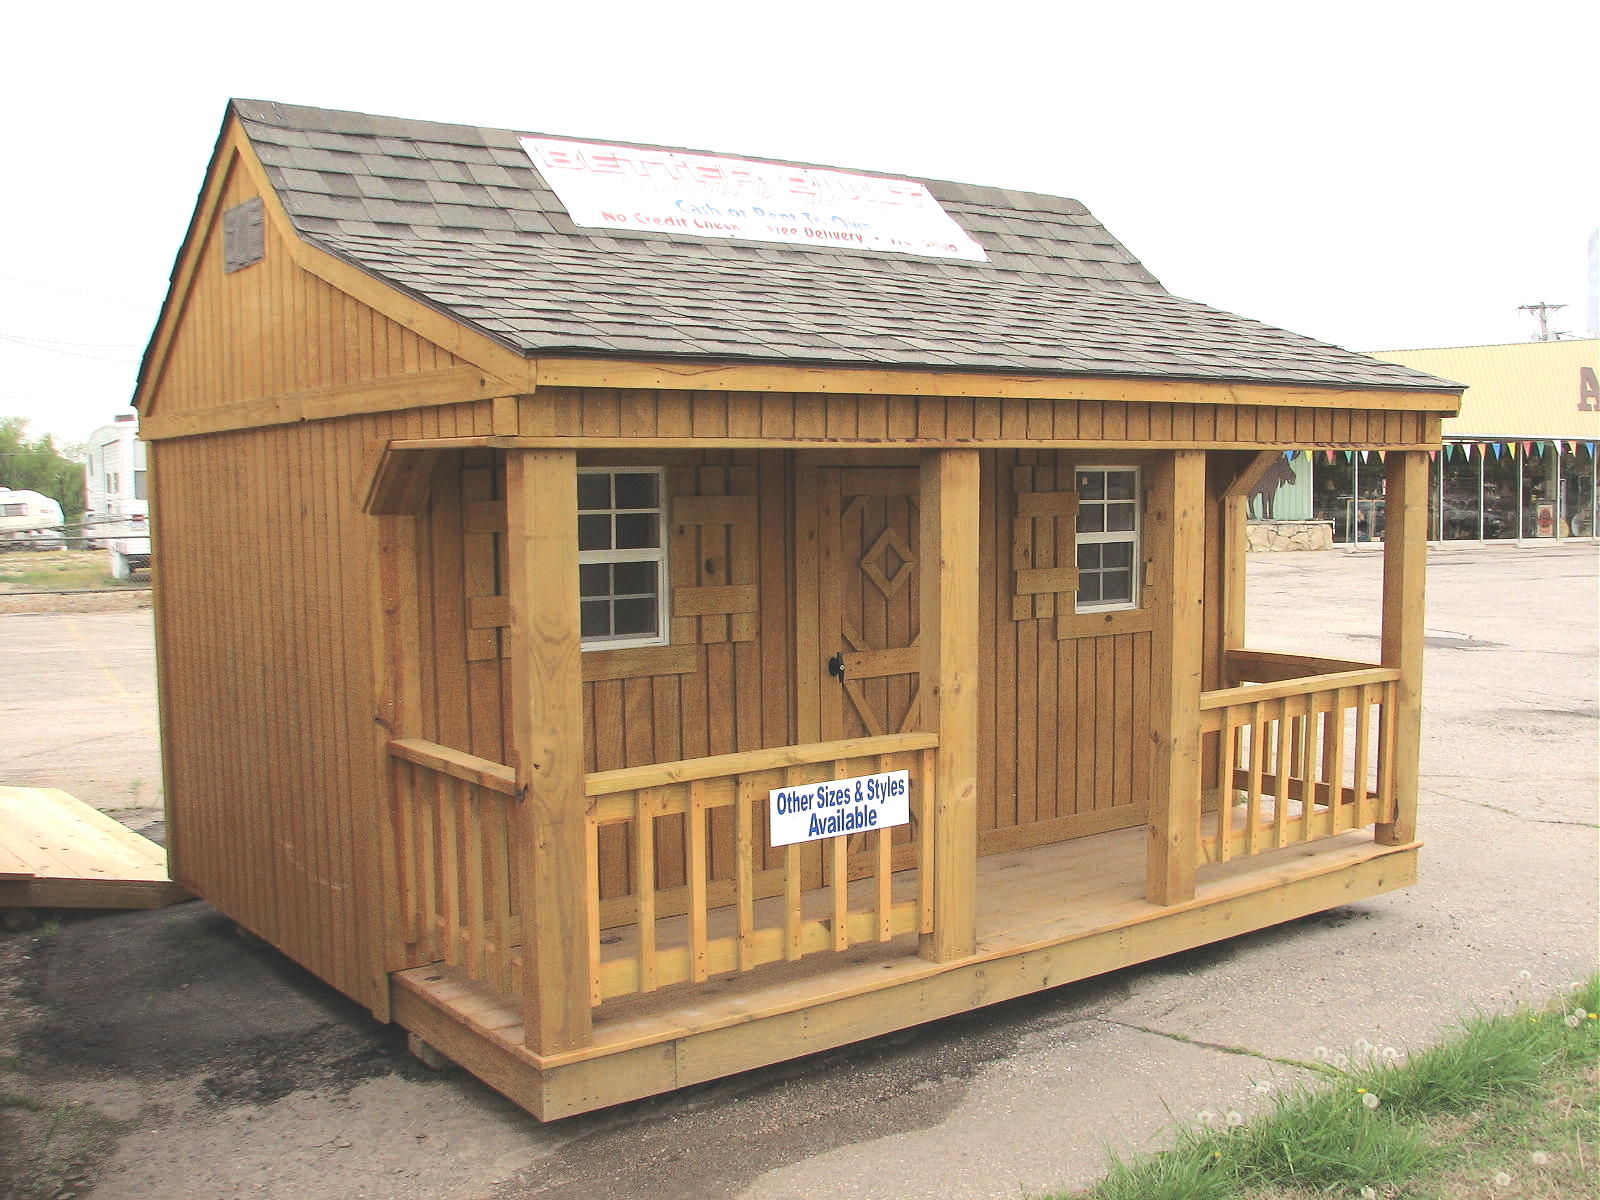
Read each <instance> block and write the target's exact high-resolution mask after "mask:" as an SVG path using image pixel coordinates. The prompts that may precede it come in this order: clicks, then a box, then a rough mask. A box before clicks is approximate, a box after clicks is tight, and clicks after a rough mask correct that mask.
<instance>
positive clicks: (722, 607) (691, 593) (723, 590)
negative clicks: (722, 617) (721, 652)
mask: <svg viewBox="0 0 1600 1200" xmlns="http://www.w3.org/2000/svg"><path fill="white" fill-rule="evenodd" d="M755 611H756V585H755V584H753V583H743V584H723V585H720V586H713V587H675V588H673V589H672V615H673V617H674V619H676V618H678V617H704V616H712V615H718V614H723V613H747V612H755ZM718 640H726V639H718Z"/></svg>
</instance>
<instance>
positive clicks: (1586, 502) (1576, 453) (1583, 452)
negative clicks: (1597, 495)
mask: <svg viewBox="0 0 1600 1200" xmlns="http://www.w3.org/2000/svg"><path fill="white" fill-rule="evenodd" d="M1561 534H1562V536H1563V537H1593V536H1594V455H1593V454H1591V453H1589V451H1588V450H1587V449H1582V448H1579V447H1577V446H1568V447H1567V448H1566V449H1564V450H1563V451H1562V452H1561Z"/></svg>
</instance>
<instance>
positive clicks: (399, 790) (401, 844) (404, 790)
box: [389, 758, 422, 945]
mask: <svg viewBox="0 0 1600 1200" xmlns="http://www.w3.org/2000/svg"><path fill="white" fill-rule="evenodd" d="M389 767H390V770H391V771H392V776H391V778H393V780H394V789H395V804H396V806H397V807H396V810H395V813H394V820H395V834H394V836H395V839H396V841H395V845H396V848H397V850H398V853H396V854H395V856H394V862H395V870H396V874H397V878H396V880H395V886H396V887H398V888H399V889H400V904H401V908H400V920H401V937H403V938H404V939H405V941H406V944H407V945H416V944H417V942H419V941H420V940H421V936H420V934H419V932H418V928H417V927H418V925H419V924H420V923H421V921H420V918H421V915H422V888H421V885H420V883H419V876H420V875H421V871H420V870H418V866H417V857H418V853H419V851H418V845H417V835H416V828H417V780H416V772H417V768H415V767H413V766H412V765H411V764H410V763H408V762H406V761H405V760H404V759H398V758H392V759H390V760H389Z"/></svg>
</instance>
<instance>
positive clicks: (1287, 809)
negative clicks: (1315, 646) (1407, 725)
mask: <svg viewBox="0 0 1600 1200" xmlns="http://www.w3.org/2000/svg"><path fill="white" fill-rule="evenodd" d="M1225 673H1226V676H1227V679H1228V681H1229V683H1231V684H1233V685H1234V686H1231V687H1228V688H1225V689H1222V690H1219V691H1212V692H1203V693H1201V697H1200V708H1201V733H1202V737H1203V739H1204V751H1205V752H1204V756H1203V767H1202V782H1201V788H1202V797H1201V802H1202V804H1203V806H1204V807H1205V808H1206V809H1207V810H1209V811H1208V812H1207V813H1206V814H1205V819H1204V820H1203V821H1202V824H1201V836H1200V838H1199V843H1198V856H1199V861H1200V862H1201V863H1213V862H1226V861H1227V860H1229V859H1231V858H1238V857H1243V856H1246V855H1252V854H1261V853H1264V852H1265V851H1268V850H1274V849H1278V848H1280V847H1283V846H1287V845H1291V844H1294V843H1298V842H1309V841H1312V840H1314V839H1316V838H1322V837H1329V836H1332V835H1333V834H1337V833H1343V832H1345V831H1346V830H1350V829H1360V828H1363V827H1365V826H1367V825H1370V824H1373V823H1374V822H1381V821H1387V820H1392V819H1393V816H1394V811H1395V795H1394V766H1393V763H1394V719H1395V689H1396V681H1397V680H1398V679H1399V678H1400V672H1399V671H1398V670H1394V669H1390V668H1386V667H1377V666H1373V665H1371V664H1366V663H1358V662H1346V661H1343V660H1340V659H1327V658H1311V657H1307V656H1302V655H1291V654H1277V653H1268V652H1260V651H1246V650H1235V651H1232V652H1230V654H1229V656H1228V660H1227V664H1226V668H1225Z"/></svg>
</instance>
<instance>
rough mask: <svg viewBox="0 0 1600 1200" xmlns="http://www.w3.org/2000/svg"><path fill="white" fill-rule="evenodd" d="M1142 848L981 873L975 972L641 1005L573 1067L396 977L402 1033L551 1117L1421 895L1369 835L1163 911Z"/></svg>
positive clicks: (782, 981)
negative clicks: (1150, 894)
mask: <svg viewBox="0 0 1600 1200" xmlns="http://www.w3.org/2000/svg"><path fill="white" fill-rule="evenodd" d="M1145 843H1146V832H1145V830H1144V828H1142V827H1139V828H1134V829H1125V830H1117V831H1115V832H1111V833H1105V834H1099V835H1095V836H1091V837H1084V838H1078V839H1074V840H1072V841H1068V842H1058V843H1053V844H1049V845H1044V846H1036V847H1032V848H1029V849H1025V850H1019V851H1014V852H1009V853H1005V854H996V855H991V856H987V857H984V858H980V859H979V861H978V886H977V895H978V947H977V952H976V953H975V954H974V955H972V956H971V957H968V958H963V959H959V960H956V961H954V962H948V963H934V962H929V961H927V960H926V959H923V958H920V957H918V956H917V955H916V938H915V937H914V936H911V935H906V936H902V937H899V938H896V939H894V940H893V941H891V942H886V943H873V944H870V945H864V946H860V947H853V948H851V949H850V950H846V951H841V952H830V953H822V954H815V955H810V956H808V957H806V958H804V959H801V960H800V961H798V962H793V963H783V964H776V965H773V966H770V967H763V968H761V969H759V970H756V971H753V972H750V973H747V974H744V975H736V976H727V977H721V978H717V979H713V980H710V981H708V982H705V983H700V984H692V985H677V986H674V987H671V988H665V989H662V990H660V991H657V992H653V993H650V994H648V995H642V996H629V997H625V998H621V999H618V1000H613V1001H610V1002H608V1003H606V1004H604V1005H602V1006H600V1007H598V1008H596V1009H595V1012H594V1038H593V1042H592V1044H590V1045H587V1046H584V1047H582V1048H580V1049H577V1050H573V1051H568V1052H565V1053H561V1054H553V1055H539V1054H536V1053H533V1052H532V1051H530V1050H529V1049H528V1048H527V1047H526V1046H524V1045H523V1044H522V1041H523V1026H522V1011H521V1007H520V1005H519V1003H518V1002H517V1001H516V1000H515V999H512V998H508V997H505V996H503V995H501V994H499V993H498V992H495V991H494V990H492V989H490V988H488V987H485V986H483V985H481V984H477V983H473V982H472V981H470V980H467V979H466V978H464V977H463V976H460V975H457V974H455V973H454V972H451V971H450V970H448V969H447V968H444V967H443V966H440V965H434V966H428V967H418V968H413V969H411V970H407V971H401V972H397V973H396V974H395V975H394V977H393V978H394V983H395V987H394V989H393V990H394V1004H395V1018H396V1019H397V1020H398V1021H399V1022H400V1023H401V1024H402V1025H404V1026H406V1027H407V1028H408V1029H410V1030H412V1031H413V1032H415V1033H417V1034H418V1035H419V1036H420V1037H423V1038H424V1039H425V1040H427V1041H429V1042H430V1043H432V1044H433V1045H435V1046H436V1047H437V1048H438V1049H440V1050H441V1051H443V1052H444V1053H445V1054H446V1055H448V1056H449V1057H451V1058H453V1059H455V1060H456V1061H457V1062H459V1063H461V1064H462V1065H463V1066H466V1067H468V1068H469V1069H471V1070H472V1071H473V1072H474V1073H476V1074H478V1075H479V1076H480V1077H482V1078H484V1079H485V1080H487V1081H488V1082H489V1083H490V1084H491V1085H492V1086H495V1087H497V1088H499V1089H500V1090H501V1091H504V1092H506V1094H507V1095H510V1096H511V1097H512V1098H513V1099H515V1100H517V1101H518V1102H519V1103H522V1104H524V1105H525V1106H526V1107H528V1108H530V1109H531V1110H532V1111H533V1112H535V1113H536V1114H537V1115H539V1116H540V1117H541V1119H551V1118H553V1117H559V1116H564V1115H568V1114H570V1113H574V1112H581V1111H586V1110H588V1109H592V1108H597V1107H601V1106H603V1105H607V1104H614V1103H618V1102H621V1101H624V1100H629V1099H635V1098H637V1097H640V1096H645V1095H651V1094H654V1093H656V1092H659V1091H665V1090H669V1089H671V1088H676V1087H682V1086H685V1085H687V1084H690V1083H695V1082H701V1081H704V1080H708V1079H714V1078H717V1077H720V1076H723V1075H728V1074H731V1073H733V1072H735V1071H739V1070H745V1069H748V1068H750V1067H755V1066H761V1065H766V1064H770V1063H775V1062H781V1061H784V1060H786V1059H789V1058H794V1057H798V1056H800V1055H803V1054H808V1053H813V1052H816V1051H819V1050H824V1049H829V1048H832V1047H835V1046H840V1045H844V1044H847V1043H849V1042H852V1041H858V1040H861V1039H862V1038H867V1037H872V1036H876V1035H878V1034H881V1033H886V1032H890V1031H893V1030H896V1029H903V1028H908V1027H910V1026H914V1025H919V1024H922V1023H924V1022H927V1021H931V1020H936V1019H938V1018H940V1017H944V1016H949V1015H952V1014H954V1013H958V1012H965V1011H968V1010H970V1009H973V1008H978V1007H981V1006H983V1005H986V1004H991V1003H996V1002H998V1001H1002V1000H1007V999H1011V998H1013V997H1016V996H1020V995H1025V994H1027V993H1030V992H1035V991H1041V990H1044V989H1046V988H1050V987H1058V986H1060V985H1062V984H1067V983H1072V982H1075V981H1077V980H1080V979H1086V978H1089V977H1092V976H1095V975H1099V974H1103V973H1105V972H1107V971H1111V970H1116V969H1118V968H1120V967H1124V966H1128V965H1131V964H1133V963H1137V962H1143V961H1147V960H1149V959H1153V958H1158V957H1161V956H1162V955H1166V954H1172V953H1176V952H1178V951H1180V950H1186V949H1190V948H1193V947H1195V946H1200V945H1205V944H1208V943H1211V942H1216V941H1220V940H1222V939H1225V938H1229V937H1234V936H1237V935H1239V934H1242V933H1247V932H1250V931H1253V930H1256V929H1261V928H1264V927H1266V926H1269V925H1274V924H1278V923H1280V922H1283V921H1287V920H1292V919H1294V918H1296V917H1300V916H1305V915H1309V914H1310V913H1313V912H1319V911H1322V910H1325V909H1328V908H1333V907H1336V906H1338V905H1340V904H1344V903H1349V902H1351V901H1354V900H1359V899H1362V898H1364V897H1367V896H1371V895H1375V894H1377V893H1379V892H1384V891H1389V890H1391V889H1393V888H1398V887H1403V886H1405V885H1407V884H1409V883H1412V882H1415V879H1416V851H1417V849H1418V848H1419V845H1420V843H1412V844H1410V845H1405V846H1383V845H1379V844H1377V843H1375V842H1374V841H1373V839H1372V835H1371V832H1370V831H1354V832H1351V833H1346V834H1341V835H1338V836H1335V837H1329V838H1323V839H1321V840H1319V841H1316V842H1312V843H1307V844H1301V845H1293V846H1288V847H1285V848H1283V849H1279V850H1273V851H1270V852H1268V853H1265V854H1260V855H1257V856H1255V857H1252V858H1241V859H1233V860H1230V861H1228V862H1225V863H1214V864H1210V865H1206V866H1202V867H1201V868H1200V871H1199V886H1198V889H1197V893H1196V896H1195V898H1194V899H1193V900H1191V901H1188V902H1186V903H1183V904H1176V905H1172V906H1161V905H1156V904H1152V903H1150V902H1149V901H1148V900H1146V899H1145V898H1144V888H1145ZM905 874H907V875H910V876H911V878H913V879H914V873H913V872H907V873H905ZM898 890H899V889H898V888H897V891H898ZM1267 893H1275V895H1273V896H1271V897H1269V896H1268V895H1267ZM1239 901H1248V902H1247V903H1238V902H1239ZM890 991H894V992H897V993H898V994H896V995H895V996H893V997H890V996H889V995H887V993H888V992H890Z"/></svg>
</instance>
